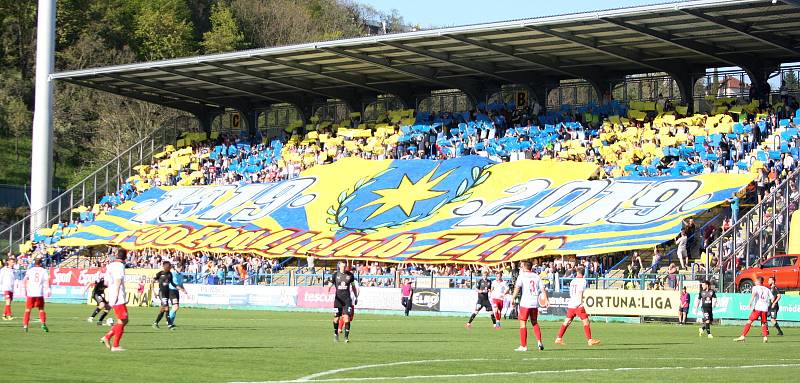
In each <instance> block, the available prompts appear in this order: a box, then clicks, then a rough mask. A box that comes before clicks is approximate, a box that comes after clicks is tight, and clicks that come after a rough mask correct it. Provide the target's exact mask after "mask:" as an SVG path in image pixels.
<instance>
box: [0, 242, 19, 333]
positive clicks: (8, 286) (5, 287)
mask: <svg viewBox="0 0 800 383" xmlns="http://www.w3.org/2000/svg"><path fill="white" fill-rule="evenodd" d="M15 261H16V259H14V257H13V256H9V257H8V258H6V262H5V265H4V266H3V268H1V269H0V294H3V300H4V301H5V304H6V305H5V307H4V308H3V320H12V319H14V316H13V315H11V301H13V300H14V279H15V278H14V262H15Z"/></svg>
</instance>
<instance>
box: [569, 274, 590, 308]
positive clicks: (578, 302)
mask: <svg viewBox="0 0 800 383" xmlns="http://www.w3.org/2000/svg"><path fill="white" fill-rule="evenodd" d="M583 290H586V279H585V278H575V279H573V280H572V282H570V283H569V302H568V303H567V308H569V309H574V308H578V307H581V306H582V305H583Z"/></svg>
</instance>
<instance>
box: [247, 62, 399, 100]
mask: <svg viewBox="0 0 800 383" xmlns="http://www.w3.org/2000/svg"><path fill="white" fill-rule="evenodd" d="M253 58H255V59H259V60H261V61H265V62H268V63H272V64H278V65H283V66H285V67H288V68H292V69H295V70H300V71H303V72H306V73H312V74H316V75H318V76H322V77H325V78H328V79H331V80H335V81H338V82H341V83H345V84H347V85H352V86H356V87H359V88H363V89H366V90H369V91H373V92H378V93H379V94H384V93H389V92H388V91H387V90H385V89H381V88H378V87H375V86H372V85H369V84H367V83H366V81H364V80H363V79H361V78H359V77H358V76H351V75H348V74H344V73H336V74H333V73H328V72H323V71H322V68H321V67H320V66H319V65H316V66H311V65H305V64H298V63H296V62H294V61H289V60H281V59H276V58H272V57H261V56H255V57H253Z"/></svg>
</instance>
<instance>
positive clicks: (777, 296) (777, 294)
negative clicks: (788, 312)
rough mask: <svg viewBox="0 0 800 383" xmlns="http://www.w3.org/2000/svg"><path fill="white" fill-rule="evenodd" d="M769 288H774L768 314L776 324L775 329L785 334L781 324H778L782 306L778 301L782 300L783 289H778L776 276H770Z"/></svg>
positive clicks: (780, 333) (781, 334)
mask: <svg viewBox="0 0 800 383" xmlns="http://www.w3.org/2000/svg"><path fill="white" fill-rule="evenodd" d="M769 289H770V290H772V296H773V298H772V302H771V303H770V305H769V310H768V311H767V315H768V316H769V317H770V318H772V319H771V322H772V325H773V326H775V329H776V330H778V336H783V330H781V325H779V324H778V309H780V306H779V305H778V301H780V300H781V295H782V294H783V293H782V292H781V290H779V289H778V286H777V285H776V284H775V277H769Z"/></svg>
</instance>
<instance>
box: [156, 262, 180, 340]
mask: <svg viewBox="0 0 800 383" xmlns="http://www.w3.org/2000/svg"><path fill="white" fill-rule="evenodd" d="M153 283H158V297H159V298H160V300H161V308H160V309H159V311H158V316H157V317H156V320H155V322H153V328H159V327H158V323H159V322H161V319H162V318H164V315H166V316H167V325H168V327H169V328H170V329H172V317H171V316H170V315H169V293H170V285H172V286H174V285H175V284H174V283H173V282H172V264H170V263H169V261H164V263H162V269H161V270H159V271H158V273H156V275H155V276H154V277H153V280H152V281H151V282H150V288H151V289H152V288H153Z"/></svg>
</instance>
